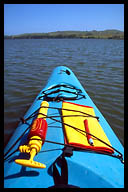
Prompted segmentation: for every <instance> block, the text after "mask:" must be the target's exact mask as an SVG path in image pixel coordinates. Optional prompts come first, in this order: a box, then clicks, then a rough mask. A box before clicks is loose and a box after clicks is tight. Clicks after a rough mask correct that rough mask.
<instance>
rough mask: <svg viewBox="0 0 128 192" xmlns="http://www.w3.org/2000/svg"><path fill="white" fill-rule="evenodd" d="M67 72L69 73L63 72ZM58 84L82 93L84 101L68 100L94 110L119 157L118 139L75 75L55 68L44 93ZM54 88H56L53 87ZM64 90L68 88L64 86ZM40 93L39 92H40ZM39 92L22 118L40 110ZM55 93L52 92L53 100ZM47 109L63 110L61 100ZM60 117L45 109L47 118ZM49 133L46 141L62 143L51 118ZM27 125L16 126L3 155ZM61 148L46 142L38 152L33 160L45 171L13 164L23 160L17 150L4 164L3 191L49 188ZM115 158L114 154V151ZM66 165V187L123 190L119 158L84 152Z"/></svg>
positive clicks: (59, 126) (75, 154)
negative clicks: (41, 165) (66, 86)
mask: <svg viewBox="0 0 128 192" xmlns="http://www.w3.org/2000/svg"><path fill="white" fill-rule="evenodd" d="M66 70H68V71H69V72H70V74H67V73H66V72H65V71H66ZM58 84H67V85H70V86H73V87H76V88H78V89H81V90H82V94H84V95H85V97H86V98H81V99H78V100H73V101H72V100H69V101H71V102H74V103H78V104H82V105H88V106H92V107H93V108H94V110H95V114H96V116H98V117H99V122H100V124H101V126H102V128H103V129H104V132H105V133H106V135H107V137H108V139H109V141H110V142H111V144H112V146H113V147H115V148H116V149H118V150H119V151H120V152H121V153H122V154H123V152H124V148H123V146H122V144H121V143H120V141H119V139H118V138H117V136H116V135H115V133H114V132H113V130H112V129H111V127H110V126H109V124H108V123H107V121H106V120H105V118H104V117H103V116H102V114H101V113H100V111H99V110H98V108H97V107H96V105H95V104H94V103H93V101H92V100H91V98H90V97H89V96H88V94H87V92H86V91H85V90H84V88H83V87H82V86H81V84H80V82H79V81H78V79H77V78H76V76H75V75H74V73H73V72H72V71H71V70H70V69H69V68H67V67H64V66H60V67H57V68H55V69H54V71H53V73H52V75H51V76H50V78H49V79H48V82H47V84H46V86H45V88H43V90H47V89H49V88H51V87H53V86H55V85H58ZM56 89H57V88H56ZM63 89H67V90H68V88H65V87H63ZM43 90H42V91H43ZM42 91H41V92H40V93H39V95H38V96H37V97H36V99H35V101H34V102H33V104H32V106H31V107H30V109H29V110H28V111H27V113H26V114H25V116H24V118H27V117H29V116H30V114H32V113H33V112H34V111H35V110H37V109H38V108H39V107H40V104H41V102H42V100H43V98H42V99H40V100H39V99H38V98H39V96H41V95H42ZM57 94H58V93H53V96H54V97H56V96H57ZM61 96H64V97H65V96H66V97H70V96H72V97H74V94H73V93H72V94H69V93H68V92H67V93H66V92H62V93H61ZM49 107H57V108H62V101H60V102H57V101H49ZM55 114H56V115H57V114H58V115H60V113H59V110H58V109H50V108H49V109H48V114H47V115H48V116H50V115H55ZM56 119H57V120H60V121H61V117H57V118H56ZM32 120H33V119H30V120H28V122H27V123H28V124H31V122H32ZM47 123H48V131H47V135H46V140H49V141H55V142H60V143H64V133H63V126H62V124H61V123H59V122H55V121H54V120H52V119H49V118H48V119H47ZM28 124H22V123H20V124H19V126H18V127H17V129H16V131H15V133H14V135H13V136H12V138H11V139H10V141H9V143H8V145H7V146H6V148H5V151H4V152H5V153H6V152H7V151H8V149H9V148H10V147H11V146H12V144H13V143H14V142H15V141H16V140H17V138H19V137H20V136H21V135H22V133H23V132H24V130H25V129H27V127H28ZM28 132H29V131H27V133H26V134H25V135H24V136H23V137H22V139H21V140H20V141H19V142H18V143H17V144H16V145H15V146H14V147H13V149H12V150H11V151H10V152H9V154H10V153H12V152H13V151H14V150H16V149H17V148H18V147H19V145H22V144H24V143H25V142H26V141H27V134H28ZM63 147H64V146H62V145H58V144H52V143H47V142H45V143H44V145H43V146H42V149H41V151H40V152H39V153H38V154H37V155H36V156H35V158H34V160H35V161H38V162H41V163H44V164H45V165H46V169H36V168H30V167H23V166H20V165H18V164H16V163H15V162H14V160H15V159H16V158H19V157H20V158H24V157H26V155H25V154H21V153H20V152H19V151H17V152H15V153H14V154H13V155H12V156H10V157H9V158H8V159H7V160H5V162H4V187H5V188H48V187H50V186H53V185H54V179H53V169H52V164H53V162H54V161H55V160H56V159H57V157H59V156H60V155H61V154H62V149H63ZM115 155H117V153H116V152H115ZM66 160H67V165H68V184H71V185H75V186H78V187H80V188H123V187H124V164H123V163H121V161H120V160H119V159H118V158H115V157H112V156H109V155H104V154H98V153H94V152H89V151H88V152H87V151H84V152H83V151H74V152H73V156H71V157H66Z"/></svg>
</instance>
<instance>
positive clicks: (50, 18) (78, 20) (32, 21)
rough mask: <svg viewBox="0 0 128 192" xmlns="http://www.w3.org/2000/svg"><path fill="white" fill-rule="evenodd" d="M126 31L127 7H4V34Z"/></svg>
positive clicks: (27, 5) (122, 5) (62, 5)
mask: <svg viewBox="0 0 128 192" xmlns="http://www.w3.org/2000/svg"><path fill="white" fill-rule="evenodd" d="M106 29H117V30H121V31H124V4H4V34H5V35H17V34H23V33H43V32H44V33H46V32H54V31H69V30H72V31H74V30H76V31H91V30H97V31H99V30H106Z"/></svg>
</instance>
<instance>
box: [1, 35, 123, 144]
mask: <svg viewBox="0 0 128 192" xmlns="http://www.w3.org/2000/svg"><path fill="white" fill-rule="evenodd" d="M4 49H5V50H4V62H5V63H4V133H5V136H4V143H5V144H6V143H7V141H8V139H9V137H10V136H11V134H12V133H13V132H14V130H15V129H16V127H17V123H18V121H19V118H20V117H22V116H24V114H25V112H26V111H27V110H28V108H29V107H30V106H31V104H32V102H33V101H34V99H35V97H36V96H37V94H38V93H39V92H40V91H41V89H42V88H43V87H44V86H45V84H46V81H47V80H48V77H49V75H50V74H51V72H52V70H53V69H54V68H55V67H56V66H60V65H66V66H68V67H69V68H70V69H71V70H72V71H73V72H74V73H75V74H76V76H77V77H78V79H79V80H80V82H81V84H82V85H83V87H84V88H85V89H86V91H87V92H88V94H89V95H90V97H91V98H92V99H93V101H94V103H95V104H96V105H97V107H98V108H99V109H100V111H101V112H102V113H103V115H104V117H105V118H106V119H107V121H108V122H109V124H110V125H111V127H112V129H113V130H114V132H115V133H116V135H117V136H118V137H119V139H120V141H121V142H122V144H123V143H124V41H123V40H104V39H101V40H98V39H42V40H39V39H37V40H36V39H32V40H29V39H28V40H5V41H4Z"/></svg>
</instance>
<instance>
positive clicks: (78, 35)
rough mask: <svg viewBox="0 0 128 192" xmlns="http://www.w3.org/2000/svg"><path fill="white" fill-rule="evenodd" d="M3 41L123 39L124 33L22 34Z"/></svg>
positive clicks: (57, 32)
mask: <svg viewBox="0 0 128 192" xmlns="http://www.w3.org/2000/svg"><path fill="white" fill-rule="evenodd" d="M4 38H5V39H51V38H83V39H90V38H94V39H124V32H123V31H119V30H104V31H96V30H93V31H56V32H49V33H24V34H20V35H11V36H8V35H5V36H4Z"/></svg>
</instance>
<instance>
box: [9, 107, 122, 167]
mask: <svg viewBox="0 0 128 192" xmlns="http://www.w3.org/2000/svg"><path fill="white" fill-rule="evenodd" d="M40 108H47V109H48V108H49V109H57V110H59V111H61V115H50V116H48V115H45V114H43V113H39V109H40ZM40 108H39V109H37V110H36V111H34V112H33V113H32V114H31V115H30V116H29V117H28V118H26V119H24V118H21V120H22V123H27V121H28V120H29V119H31V118H35V117H37V116H38V115H43V116H46V118H47V119H52V120H53V121H56V122H59V123H61V124H62V125H63V126H64V125H66V126H68V127H70V128H72V129H74V130H76V131H78V132H79V133H80V134H83V135H84V136H86V134H89V135H90V136H92V137H93V138H94V139H97V140H99V141H100V142H101V143H104V144H105V145H106V146H108V147H110V148H111V149H113V150H114V151H116V152H117V153H118V155H115V154H111V153H108V152H107V151H100V150H99V151H98V150H97V151H95V150H94V149H93V148H90V149H87V148H85V147H82V146H78V145H77V146H74V145H70V144H67V143H66V144H63V143H57V142H56V141H49V140H46V139H45V140H44V139H31V140H42V141H44V142H49V143H53V144H59V145H63V146H66V147H71V148H72V147H73V150H82V151H93V152H96V153H100V154H106V155H110V156H113V157H116V158H118V159H120V161H121V162H122V163H124V160H123V155H122V153H120V152H119V151H118V150H117V149H116V148H114V147H112V146H111V145H110V144H108V143H106V142H105V141H103V140H102V139H100V138H98V137H96V136H95V135H94V134H91V133H89V132H87V131H86V130H84V131H83V130H81V129H79V128H78V127H74V126H72V125H70V124H67V123H65V122H64V121H63V120H62V121H60V120H57V119H55V118H58V117H61V118H64V117H90V118H95V119H97V120H98V121H99V117H97V116H93V115H90V114H88V113H85V112H82V111H79V110H72V109H67V108H57V107H49V106H48V107H47V106H43V107H40ZM63 110H64V111H70V112H79V113H81V114H80V115H62V111H63ZM30 128H31V125H29V128H27V130H25V131H24V134H25V133H26V131H28V129H30ZM24 134H23V135H22V136H21V137H20V139H21V138H22V137H23V136H24ZM18 140H19V139H18ZM18 140H17V141H18ZM16 143H17V142H16ZM16 143H15V144H16ZM11 149H12V147H11ZM16 151H18V149H17V150H16ZM16 151H15V152H16ZM8 153H9V151H8V152H7V153H6V154H5V160H6V159H7V158H8V157H6V156H7V154H8ZM9 157H10V155H9Z"/></svg>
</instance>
